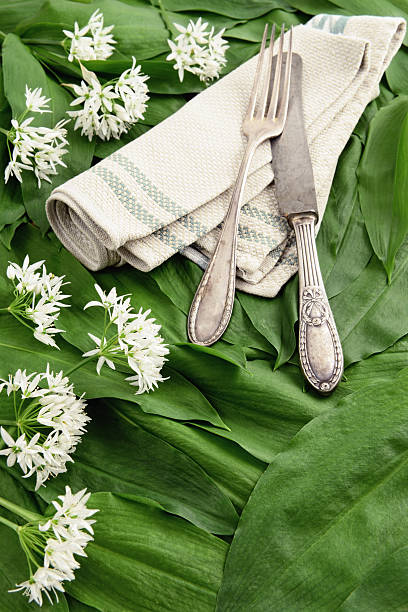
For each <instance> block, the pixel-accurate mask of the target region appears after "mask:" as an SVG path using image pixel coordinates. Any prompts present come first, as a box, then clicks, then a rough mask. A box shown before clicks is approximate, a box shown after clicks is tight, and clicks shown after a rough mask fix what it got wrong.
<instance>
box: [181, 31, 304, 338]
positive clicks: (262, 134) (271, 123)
mask: <svg viewBox="0 0 408 612" xmlns="http://www.w3.org/2000/svg"><path fill="white" fill-rule="evenodd" d="M268 29H269V27H268V24H267V25H266V26H265V30H264V33H263V38H262V43H261V49H260V52H259V57H258V63H257V67H256V71H255V78H254V83H253V86H252V91H251V95H250V98H249V104H248V108H247V112H246V115H245V118H244V121H243V124H242V131H243V133H244V135H245V136H246V137H247V144H246V148H245V153H244V156H243V159H242V162H241V166H240V168H239V172H238V176H237V179H236V182H235V186H234V190H233V193H232V196H231V202H230V205H229V208H228V211H227V214H226V216H225V219H224V224H223V228H222V231H221V234H220V237H219V239H218V243H217V246H216V248H215V251H214V253H213V256H212V258H211V260H210V262H209V264H208V267H207V269H206V271H205V272H204V274H203V277H202V279H201V282H200V284H199V286H198V288H197V291H196V294H195V296H194V299H193V301H192V303H191V306H190V312H189V315H188V322H187V331H188V336H189V339H190V340H191V341H192V342H194V343H195V344H201V345H203V346H209V345H210V344H213V343H214V342H216V341H217V340H218V339H219V338H220V337H221V336H222V334H223V333H224V331H225V329H226V327H227V325H228V323H229V320H230V318H231V314H232V308H233V305H234V295H235V274H236V250H237V234H238V222H239V212H240V208H241V202H242V196H243V192H244V187H245V183H246V179H247V176H248V170H249V166H250V163H251V160H252V158H253V155H254V153H255V150H256V149H257V147H258V146H259V145H260V144H261V143H263V142H264V141H265V140H269V139H270V138H275V137H276V136H279V135H280V134H281V133H282V131H283V128H284V125H285V120H286V115H287V110H288V101H289V89H290V73H291V64H292V28H291V29H290V32H289V45H288V51H287V56H286V62H285V70H283V68H282V56H283V41H284V34H285V26H284V25H282V28H281V33H280V39H279V48H278V53H277V57H276V63H275V69H274V71H273V78H272V65H273V63H274V58H273V45H274V39H275V25H273V27H272V31H271V36H270V42H269V58H268V61H267V62H265V61H264V60H265V48H266V41H267V37H268ZM264 63H266V74H265V76H264V79H263V80H262V73H263V72H265V70H264V67H263V66H264ZM283 73H284V74H283ZM282 74H283V79H282Z"/></svg>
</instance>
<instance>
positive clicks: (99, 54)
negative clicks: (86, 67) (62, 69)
mask: <svg viewBox="0 0 408 612" xmlns="http://www.w3.org/2000/svg"><path fill="white" fill-rule="evenodd" d="M113 28H114V26H113V25H111V26H107V27H106V28H104V27H103V14H102V13H101V12H100V11H99V9H97V10H96V11H95V12H94V13H93V14H92V15H91V17H90V19H89V21H88V23H87V24H86V26H84V27H83V28H80V27H79V25H78V23H77V22H75V23H74V31H73V32H70V31H69V30H63V32H64V34H65V36H66V37H67V38H69V39H70V40H71V46H70V50H69V55H68V61H70V62H73V61H74V59H77V60H106V59H108V57H110V56H111V55H112V53H113V51H114V50H115V48H114V45H115V44H116V40H115V39H114V38H113V36H112V34H111V31H112V30H113ZM87 35H88V36H87Z"/></svg>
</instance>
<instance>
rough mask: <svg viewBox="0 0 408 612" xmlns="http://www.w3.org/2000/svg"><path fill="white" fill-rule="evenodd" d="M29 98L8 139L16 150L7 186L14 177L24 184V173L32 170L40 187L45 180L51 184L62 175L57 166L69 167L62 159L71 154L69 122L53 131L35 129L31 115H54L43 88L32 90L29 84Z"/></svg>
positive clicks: (8, 174)
mask: <svg viewBox="0 0 408 612" xmlns="http://www.w3.org/2000/svg"><path fill="white" fill-rule="evenodd" d="M25 99H26V110H25V111H24V112H23V113H22V115H21V116H20V117H19V118H18V119H12V120H11V128H10V130H9V131H8V132H7V140H8V142H10V143H11V144H12V145H13V146H14V148H13V151H12V153H10V162H9V163H8V165H7V166H6V169H5V172H4V180H5V182H6V183H7V181H8V180H9V178H10V176H15V177H16V178H17V179H18V180H19V181H20V183H21V182H22V178H21V171H22V170H31V171H32V172H34V174H35V176H36V177H37V182H38V187H40V186H41V181H42V180H44V181H48V182H49V183H51V179H50V176H53V175H55V174H58V173H57V166H64V167H66V164H65V163H64V162H63V161H62V157H63V155H65V154H66V153H67V149H66V148H65V146H66V145H67V144H68V141H67V139H66V135H67V130H66V129H65V128H64V125H66V123H68V121H69V119H64V120H61V121H58V123H57V124H56V125H55V126H54V127H53V128H48V127H36V126H33V125H31V123H32V122H33V120H34V117H33V116H31V117H28V118H27V119H25V117H26V115H27V113H28V112H33V113H49V112H51V111H50V110H49V108H48V102H49V98H46V97H45V96H43V95H42V90H41V88H40V87H37V88H36V89H34V90H31V89H29V87H27V85H26V92H25Z"/></svg>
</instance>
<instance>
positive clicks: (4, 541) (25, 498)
mask: <svg viewBox="0 0 408 612" xmlns="http://www.w3.org/2000/svg"><path fill="white" fill-rule="evenodd" d="M3 461H4V457H1V463H3ZM0 496H1V497H4V498H6V499H7V500H8V501H11V502H13V503H15V504H17V505H19V506H22V507H23V508H25V509H27V510H30V511H31V512H39V508H38V506H37V504H36V501H35V498H34V496H33V495H32V494H31V493H28V492H27V491H25V490H24V489H23V487H21V486H20V485H19V484H18V482H17V481H16V480H15V479H14V478H13V477H12V476H11V475H10V474H8V473H7V472H6V471H5V470H3V469H1V468H0ZM0 516H4V517H5V518H7V519H8V520H10V521H12V522H15V523H17V524H23V523H24V522H25V521H24V520H23V519H19V518H18V517H16V516H15V515H14V514H12V513H11V512H7V511H6V510H4V509H3V508H0ZM0 542H1V546H0V603H1V610H2V612H16V611H17V612H20V611H21V612H28V611H29V610H32V609H33V605H35V604H29V603H28V598H27V597H25V596H24V595H23V593H22V591H20V592H18V593H9V592H8V591H9V590H10V589H14V588H15V586H16V585H17V584H19V583H20V582H23V581H25V580H28V578H29V576H30V575H29V570H28V565H27V561H26V556H25V554H24V552H23V550H22V549H21V547H20V544H19V541H18V535H17V533H16V532H15V531H13V530H12V529H11V528H10V527H6V526H5V525H2V524H0ZM58 598H59V603H58V604H57V603H54V605H51V604H50V603H49V602H48V599H47V597H46V596H45V597H44V602H43V606H42V608H41V609H42V610H46V611H47V612H50V610H56V611H57V612H68V605H67V602H66V599H65V596H64V595H63V594H60V595H59V596H58Z"/></svg>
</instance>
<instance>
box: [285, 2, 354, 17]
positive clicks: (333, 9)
mask: <svg viewBox="0 0 408 612" xmlns="http://www.w3.org/2000/svg"><path fill="white" fill-rule="evenodd" d="M290 4H291V6H292V7H295V8H296V9H298V11H302V12H303V13H306V14H307V15H319V14H320V13H328V14H334V15H348V14H349V13H348V12H347V10H345V9H341V8H340V7H338V6H336V5H335V4H334V2H333V1H331V0H291V2H290Z"/></svg>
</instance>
